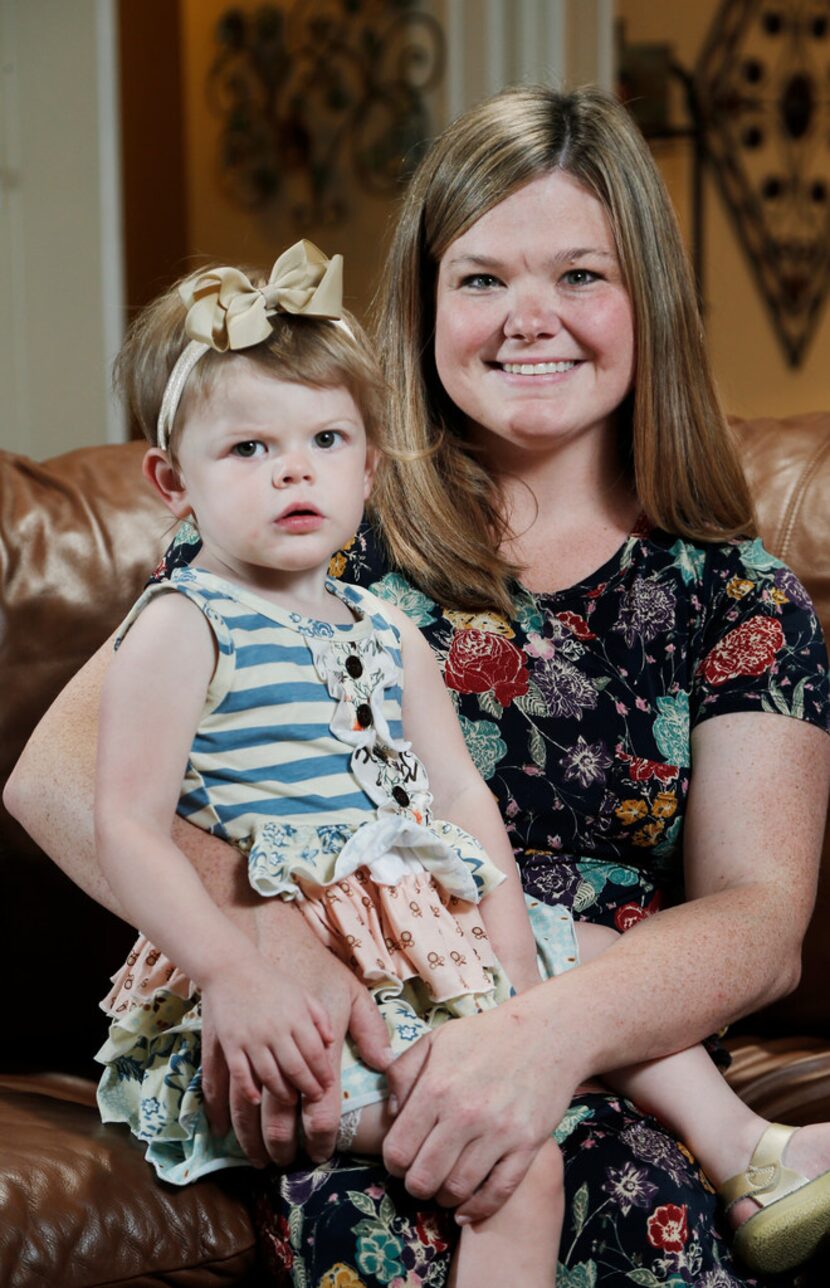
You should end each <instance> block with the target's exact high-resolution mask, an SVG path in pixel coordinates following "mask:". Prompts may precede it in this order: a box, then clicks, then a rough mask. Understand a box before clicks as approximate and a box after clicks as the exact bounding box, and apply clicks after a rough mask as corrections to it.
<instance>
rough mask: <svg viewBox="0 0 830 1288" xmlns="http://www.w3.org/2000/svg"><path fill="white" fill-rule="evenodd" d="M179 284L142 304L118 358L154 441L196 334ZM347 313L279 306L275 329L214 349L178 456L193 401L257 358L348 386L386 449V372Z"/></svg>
mask: <svg viewBox="0 0 830 1288" xmlns="http://www.w3.org/2000/svg"><path fill="white" fill-rule="evenodd" d="M243 271H244V272H245V273H246V274H247V276H248V278H249V279H250V281H251V283H252V285H254V286H259V287H262V286H264V285H265V282H266V280H267V279H266V275H265V274H263V273H261V272H257V271H254V272H252V271H251V270H250V269H245V270H243ZM188 276H190V274H188ZM186 280H187V279H186V278H182V281H186ZM179 285H180V283H178V282H177V283H175V284H174V285H173V286H171V287H170V288H169V290H167V291H165V292H164V293H163V294H162V295H160V296H159V297H158V298H157V299H156V300H154V301H153V302H152V303H151V304H148V305H147V307H146V308H145V309H142V311H141V312H140V313H139V314H138V316H137V317H136V318H135V319H134V321H133V322H132V323H131V325H130V327H129V328H128V330H127V335H126V337H125V340H124V343H123V345H122V346H121V350H120V352H119V354H118V357H117V358H116V361H115V369H114V381H115V386H116V389H117V390H118V391H119V392H120V394H121V396H122V397H123V399H124V401H125V404H126V406H127V409H128V411H129V414H130V417H131V418H132V420H133V421H134V422H135V423H136V424H137V425H138V426H139V428H140V429H141V432H142V434H143V435H144V437H145V438H146V439H147V440H148V442H150V443H155V442H156V427H157V423H158V417H159V411H160V409H161V403H162V398H163V396H164V390H165V388H166V386H167V382H168V380H169V378H170V373H171V371H172V370H173V367H174V366H175V364H176V361H177V359H178V357H179V355H180V354H181V352H182V350H183V349H184V348H185V346H186V345H187V344H188V341H189V337H188V336H187V334H186V333H185V329H184V322H185V317H186V315H187V310H186V308H185V305H184V304H183V302H182V299H181V297H180V295H179V289H178V288H179ZM343 320H344V321H345V322H346V324H347V325H346V326H340V325H338V324H337V323H335V322H330V321H325V320H322V319H320V318H313V317H303V316H296V315H294V314H288V313H275V314H273V315H272V316H271V318H270V321H271V325H272V330H271V334H270V336H269V337H268V338H267V339H266V340H262V341H261V342H260V343H259V344H255V345H251V346H250V347H249V348H246V349H240V350H237V351H233V350H228V351H227V352H225V353H217V352H216V351H215V350H213V349H210V350H208V352H207V353H205V354H204V355H203V356H202V357H201V358H200V359H199V361H198V362H197V364H196V366H195V367H194V369H193V371H192V372H191V374H190V376H189V377H188V380H187V385H186V386H185V391H184V394H183V397H182V400H181V404H180V406H179V409H178V413H177V415H176V419H175V422H174V425H173V432H172V435H171V441H170V446H169V451H170V456H171V458H172V460H173V461H175V460H176V445H177V443H178V441H179V439H180V437H181V431H182V425H183V423H184V420H185V419H186V414H187V408H188V406H192V405H193V401H194V400H195V399H198V398H201V397H204V396H205V395H207V394H209V393H210V390H211V389H212V388H213V385H214V383H215V381H216V380H217V378H219V377H220V376H221V373H222V372H223V371H225V372H227V371H228V370H230V364H232V363H239V362H249V363H253V364H254V365H255V366H256V367H259V368H261V369H262V370H263V371H267V372H268V373H269V374H271V375H273V376H275V377H276V378H277V379H279V380H287V381H290V382H292V383H296V384H300V385H311V386H313V387H315V388H319V389H332V388H338V387H341V386H342V387H343V388H345V389H347V390H348V391H349V393H350V394H351V396H352V398H353V399H354V402H355V405H356V406H357V408H358V410H359V412H360V414H361V416H362V418H363V423H364V426H365V428H366V437H367V440H368V442H369V443H371V444H372V446H373V447H375V448H377V449H379V450H380V451H381V452H382V450H383V440H384V436H385V429H384V425H385V417H386V404H387V394H386V390H385V387H384V384H383V377H382V375H381V372H380V367H379V365H378V363H377V361H376V360H375V358H374V357H373V355H372V351H371V347H370V344H369V340H368V338H367V337H366V334H365V332H364V331H363V329H362V327H361V326H360V324H359V323H358V322H357V321H356V320H355V319H354V318H352V317H351V316H350V315H348V314H346V313H344V315H343Z"/></svg>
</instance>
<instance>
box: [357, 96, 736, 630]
mask: <svg viewBox="0 0 830 1288" xmlns="http://www.w3.org/2000/svg"><path fill="white" fill-rule="evenodd" d="M555 170H561V171H562V172H564V173H566V174H569V175H571V176H572V177H573V178H574V179H576V180H578V181H579V182H580V183H581V184H582V185H583V186H584V187H585V188H586V189H587V191H588V192H590V193H591V194H592V195H593V196H595V197H596V198H597V200H598V201H599V202H600V203H601V204H602V206H603V208H604V210H605V213H606V215H607V217H608V221H609V223H610V226H611V230H612V232H613V235H614V240H615V243H616V248H617V254H618V256H619V260H620V267H621V270H622V275H623V281H624V283H625V286H626V289H627V290H628V293H629V296H630V299H631V304H632V312H633V316H634V330H635V342H636V353H637V370H636V378H635V388H634V391H633V393H632V395H630V396H629V398H627V399H626V400H625V402H624V403H623V406H622V407H621V408H620V409H619V413H618V422H619V426H620V435H621V443H620V446H621V455H622V458H623V459H624V460H625V461H626V462H627V463H628V466H629V468H630V470H631V474H632V479H633V483H634V486H635V488H636V491H637V495H638V498H639V500H640V503H641V505H642V506H643V509H644V510H645V512H646V513H647V515H648V517H649V519H650V520H651V521H652V523H654V524H656V525H657V526H659V527H661V528H664V529H666V530H667V531H669V532H671V533H676V534H677V535H678V536H681V537H688V538H692V539H694V540H701V541H720V540H724V539H726V538H729V537H733V536H738V535H742V536H748V535H752V534H753V533H754V531H755V521H754V516H753V508H752V502H751V499H750V495H749V490H748V488H747V485H746V481H745V479H744V475H743V472H742V470H741V466H740V463H739V460H738V456H737V452H736V449H735V447H734V445H733V442H732V439H731V435H730V432H729V429H728V426H727V424H726V419H725V416H724V413H723V411H722V409H721V406H720V403H719V401H718V396H717V393H716V391H715V387H714V382H713V379H712V374H711V370H710V366H709V362H708V359H707V356H706V352H705V347H704V341H703V332H702V326H701V321H700V316H699V312H698V307H697V301H696V297H695V289H694V286H693V283H692V278H691V274H690V272H689V267H688V264H687V260H686V255H685V252H684V249H683V245H682V243H681V240H680V234H679V231H678V227H677V221H676V219H675V216H674V212H673V210H672V207H671V204H670V201H669V198H668V195H667V193H666V190H665V188H664V186H663V182H662V180H661V178H660V175H659V174H658V171H657V168H656V166H655V164H654V162H653V160H652V158H651V155H650V153H649V151H648V148H647V147H646V144H645V142H644V140H643V138H642V135H641V134H640V132H639V130H638V129H637V127H636V126H635V125H634V123H633V121H632V120H631V117H630V116H629V114H628V112H626V111H625V109H624V108H623V107H622V106H621V105H620V104H619V103H617V102H616V101H615V100H614V99H612V98H611V97H609V96H608V95H606V94H604V93H603V92H602V91H600V90H598V89H594V88H587V89H581V90H576V91H574V92H573V93H570V94H560V93H557V92H556V91H555V90H552V89H548V88H547V87H545V86H521V87H518V88H513V89H508V90H505V91H503V92H502V93H500V94H497V95H496V96H495V97H493V98H490V99H488V100H487V101H486V102H484V103H481V104H479V105H478V106H477V107H474V108H472V109H471V110H470V111H468V112H466V113H465V114H464V115H463V116H460V117H459V118H458V119H457V120H456V121H454V122H452V124H451V125H449V126H448V128H447V129H446V130H445V131H444V133H443V134H442V135H440V136H439V137H438V138H437V139H436V140H435V142H434V143H433V145H432V147H431V148H430V150H429V152H428V153H427V155H426V156H425V158H424V159H423V161H422V162H421V164H420V166H419V167H418V169H417V171H416V172H415V175H414V177H413V179H412V181H411V183H410V186H409V189H408V191H407V194H406V197H405V199H404V203H403V209H402V213H401V217H400V220H399V222H398V225H397V229H396V232H395V236H394V239H393V242H392V247H391V251H390V255H389V259H388V263H387V265H386V270H385V274H384V281H383V284H382V286H381V288H380V290H379V293H378V297H377V300H376V302H375V322H376V327H375V330H376V334H377V337H378V349H379V353H380V357H381V361H382V364H383V366H384V370H385V374H386V377H387V381H388V384H389V386H390V388H391V394H390V397H391V403H390V406H389V409H388V413H387V427H388V436H389V442H390V445H391V448H392V452H391V454H390V455H389V456H388V457H387V458H386V459H385V460H384V461H383V462H382V463H381V468H380V470H379V474H378V477H377V480H376V483H375V488H374V492H373V505H374V509H375V511H376V512H377V514H378V516H379V518H380V521H381V524H382V528H383V531H384V534H385V538H386V541H387V543H388V546H389V550H390V553H391V556H392V559H393V560H394V562H395V563H396V564H397V565H399V566H400V567H401V568H402V569H404V570H405V571H406V572H408V573H409V574H410V575H411V576H412V577H413V579H414V580H415V581H416V582H417V584H418V585H419V586H420V587H421V588H422V589H423V590H425V591H426V592H427V593H428V594H429V595H431V596H432V597H433V598H434V599H436V600H437V601H438V602H439V603H441V604H444V605H448V606H453V607H457V608H466V609H473V608H481V607H484V606H497V607H499V608H501V609H502V610H504V611H509V610H510V608H511V607H512V602H513V598H512V593H513V589H514V583H515V577H516V569H515V568H513V567H512V566H511V565H510V564H509V563H507V561H506V560H504V559H503V558H502V557H501V555H500V554H499V550H498V547H499V544H500V543H501V541H502V540H503V539H504V537H505V536H506V535H507V532H506V528H505V523H504V520H503V517H502V516H501V514H500V512H499V497H498V494H497V490H496V487H495V485H494V483H493V480H492V479H491V477H490V476H489V475H488V473H487V471H486V470H485V468H484V467H483V465H482V464H481V463H480V462H479V461H478V460H477V459H476V457H475V455H474V454H473V451H472V448H471V446H470V444H469V443H468V441H467V440H466V438H465V434H464V424H463V416H462V413H461V412H460V411H459V409H458V408H457V407H456V406H455V405H454V404H453V403H452V402H451V401H450V399H449V397H448V396H447V394H446V392H445V391H444V389H443V388H442V385H441V382H440V380H439V379H438V375H437V372H436V368H435V358H434V343H433V341H434V323H435V291H436V278H437V272H438V265H439V261H440V260H441V258H442V256H443V255H444V253H445V252H446V250H447V248H448V247H449V246H450V244H451V243H452V242H453V241H455V239H456V238H457V237H459V236H461V234H462V233H464V232H465V231H466V230H467V229H468V228H470V226H471V225H472V224H474V223H475V222H476V220H477V219H480V218H481V216H482V215H483V214H485V213H486V212H487V211H488V210H491V209H492V208H493V207H494V206H496V205H498V203H499V202H500V201H502V200H504V198H505V197H507V196H509V195H510V194H511V193H513V192H515V191H516V190H517V189H519V188H521V187H523V186H524V185H525V184H528V183H530V182H531V181H532V180H534V179H538V178H540V177H542V176H544V175H548V174H550V173H551V172H552V171H555Z"/></svg>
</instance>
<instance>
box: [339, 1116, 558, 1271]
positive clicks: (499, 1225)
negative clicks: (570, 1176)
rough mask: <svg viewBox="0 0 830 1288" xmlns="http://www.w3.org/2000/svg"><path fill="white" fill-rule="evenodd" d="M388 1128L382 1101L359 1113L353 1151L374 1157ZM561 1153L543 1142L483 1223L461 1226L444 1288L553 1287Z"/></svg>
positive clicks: (387, 1117)
mask: <svg viewBox="0 0 830 1288" xmlns="http://www.w3.org/2000/svg"><path fill="white" fill-rule="evenodd" d="M391 1125H392V1118H391V1115H390V1114H389V1112H388V1110H387V1107H386V1103H385V1102H383V1103H382V1104H377V1105H369V1106H368V1107H367V1108H366V1109H363V1110H362V1111H361V1115H360V1121H359V1123H358V1127H357V1132H356V1134H355V1137H354V1140H353V1141H352V1142H351V1144H350V1146H349V1148H350V1150H353V1151H354V1152H355V1153H358V1154H360V1153H365V1154H379V1153H380V1151H381V1147H382V1144H383V1138H384V1136H385V1135H386V1132H387V1131H388V1130H389V1128H390V1127H391ZM563 1208H564V1197H563V1182H562V1155H561V1154H560V1152H559V1146H558V1145H557V1144H556V1142H555V1141H554V1140H549V1141H546V1142H545V1144H544V1145H543V1146H542V1148H541V1149H540V1150H539V1152H538V1154H537V1155H536V1157H535V1159H534V1160H533V1162H532V1163H531V1165H530V1167H529V1169H528V1172H527V1175H526V1176H525V1178H524V1180H523V1181H522V1183H521V1185H520V1186H519V1187H518V1189H516V1190H515V1191H514V1193H513V1194H512V1195H511V1196H510V1198H509V1199H508V1200H507V1202H506V1203H505V1205H504V1207H503V1208H501V1210H500V1211H499V1212H496V1214H495V1215H494V1216H491V1217H489V1218H488V1219H487V1220H486V1221H479V1222H477V1223H476V1224H475V1225H466V1226H464V1227H463V1229H462V1231H461V1238H460V1240H459V1244H458V1247H457V1249H456V1251H455V1255H454V1257H453V1260H452V1267H451V1269H450V1277H449V1288H504V1285H505V1284H510V1283H515V1284H521V1285H522V1288H553V1286H554V1285H555V1283H556V1263H557V1257H558V1253H559V1236H560V1233H561V1230H562V1220H563Z"/></svg>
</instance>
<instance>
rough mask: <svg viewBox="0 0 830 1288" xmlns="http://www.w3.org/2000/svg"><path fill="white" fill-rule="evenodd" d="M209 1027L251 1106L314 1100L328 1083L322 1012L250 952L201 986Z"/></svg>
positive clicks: (327, 1033)
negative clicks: (265, 1096) (269, 1100)
mask: <svg viewBox="0 0 830 1288" xmlns="http://www.w3.org/2000/svg"><path fill="white" fill-rule="evenodd" d="M202 997H203V1000H204V1005H205V1008H206V1010H207V1011H208V1013H209V1014H210V1017H211V1026H212V1032H213V1034H214V1035H215V1039H216V1041H218V1043H219V1045H220V1046H221V1048H222V1052H223V1055H224V1058H225V1063H226V1065H227V1068H228V1072H229V1074H230V1078H231V1080H232V1082H233V1083H235V1084H236V1086H237V1088H238V1090H239V1093H240V1094H241V1095H242V1096H243V1097H244V1098H245V1099H247V1100H248V1101H249V1102H250V1103H251V1104H253V1105H258V1104H259V1103H260V1101H261V1099H262V1092H263V1088H265V1089H267V1091H269V1092H270V1093H271V1095H272V1096H274V1097H275V1098H276V1099H277V1100H278V1101H280V1102H287V1103H291V1102H293V1101H295V1100H296V1097H297V1093H300V1094H301V1095H303V1096H304V1097H305V1098H306V1099H307V1100H311V1101H314V1100H318V1099H320V1097H322V1096H323V1095H324V1094H325V1092H326V1091H327V1090H328V1088H329V1087H330V1086H331V1084H332V1082H333V1081H334V1071H333V1068H332V1060H331V1054H330V1050H329V1048H330V1047H331V1045H332V1042H333V1041H334V1032H333V1029H332V1026H331V1023H330V1021H329V1018H328V1015H327V1014H326V1011H325V1009H324V1008H323V1007H322V1006H321V1005H320V1003H319V1002H318V1001H317V1000H316V999H315V998H314V997H312V996H311V994H310V993H307V992H306V991H305V989H303V988H301V987H300V986H299V985H297V984H296V983H294V981H293V980H292V979H291V978H290V976H288V975H286V974H285V973H284V972H282V971H280V970H278V969H277V968H276V967H274V966H270V965H269V964H268V963H267V962H265V961H264V960H263V958H262V957H260V955H259V954H258V953H256V952H255V951H254V950H253V949H252V951H251V954H250V956H248V955H245V956H244V957H243V958H242V959H237V960H235V961H234V962H233V963H229V964H228V965H227V966H225V967H224V968H223V969H222V970H220V971H217V972H216V974H215V975H214V976H212V977H211V978H210V979H208V980H206V981H205V982H204V983H203V985H202Z"/></svg>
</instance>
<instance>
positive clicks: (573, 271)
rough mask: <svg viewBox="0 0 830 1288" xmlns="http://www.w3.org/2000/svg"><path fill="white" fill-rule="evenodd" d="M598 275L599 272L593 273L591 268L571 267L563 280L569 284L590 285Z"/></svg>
mask: <svg viewBox="0 0 830 1288" xmlns="http://www.w3.org/2000/svg"><path fill="white" fill-rule="evenodd" d="M597 277H598V274H597V273H592V272H591V270H590V268H569V269H568V271H567V273H566V274H565V276H564V279H563V280H564V281H565V283H566V285H568V286H588V285H589V284H590V283H591V282H595V281H596V280H597Z"/></svg>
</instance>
